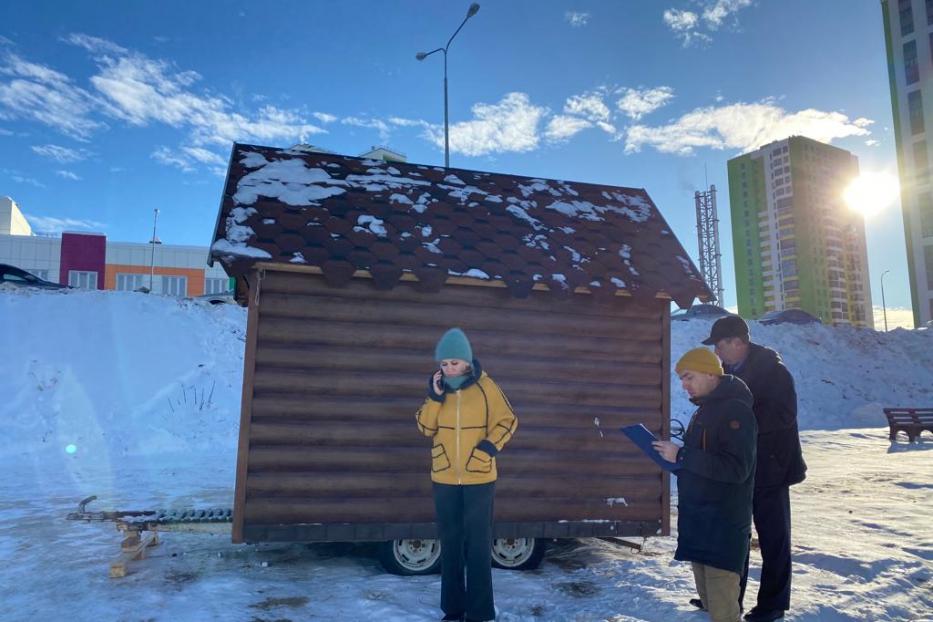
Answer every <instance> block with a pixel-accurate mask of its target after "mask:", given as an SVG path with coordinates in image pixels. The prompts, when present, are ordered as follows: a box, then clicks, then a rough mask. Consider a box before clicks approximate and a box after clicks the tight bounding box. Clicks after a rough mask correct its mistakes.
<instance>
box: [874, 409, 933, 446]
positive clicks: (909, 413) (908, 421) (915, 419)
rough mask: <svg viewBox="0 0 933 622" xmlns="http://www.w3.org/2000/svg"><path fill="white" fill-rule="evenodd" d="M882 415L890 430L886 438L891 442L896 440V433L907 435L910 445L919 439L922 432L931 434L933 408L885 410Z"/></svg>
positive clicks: (932, 429) (932, 428) (932, 431)
mask: <svg viewBox="0 0 933 622" xmlns="http://www.w3.org/2000/svg"><path fill="white" fill-rule="evenodd" d="M884 414H885V416H886V417H887V418H888V426H889V427H890V428H891V433H890V434H889V435H888V438H890V439H891V440H892V441H894V440H896V439H897V433H898V432H904V433H905V434H907V439H908V440H909V441H910V442H911V443H913V442H914V441H916V440H919V439H920V432H922V431H923V430H927V431H928V432H930V433H931V434H933V408H885V409H884Z"/></svg>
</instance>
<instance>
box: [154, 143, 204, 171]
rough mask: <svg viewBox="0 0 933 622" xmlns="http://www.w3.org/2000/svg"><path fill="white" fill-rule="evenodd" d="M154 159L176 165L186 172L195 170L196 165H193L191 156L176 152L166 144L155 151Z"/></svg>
mask: <svg viewBox="0 0 933 622" xmlns="http://www.w3.org/2000/svg"><path fill="white" fill-rule="evenodd" d="M152 159H153V160H155V161H156V162H161V163H162V164H166V165H168V166H174V167H176V168H178V169H181V170H182V171H184V172H186V173H192V172H194V166H192V165H191V160H190V159H189V158H187V157H186V156H185V155H184V154H180V153H175V152H173V151H172V150H171V149H169V148H168V147H165V146H161V147H159V148H158V149H156V150H155V151H153V152H152Z"/></svg>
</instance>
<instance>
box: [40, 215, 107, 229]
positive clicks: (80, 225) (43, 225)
mask: <svg viewBox="0 0 933 622" xmlns="http://www.w3.org/2000/svg"><path fill="white" fill-rule="evenodd" d="M26 220H28V221H29V226H31V227H32V229H33V230H34V231H36V232H38V233H61V232H62V231H72V230H74V229H85V230H87V229H93V230H97V231H100V230H102V229H106V228H107V225H105V224H104V223H101V222H97V221H96V220H78V219H75V218H56V217H54V216H29V215H27V216H26Z"/></svg>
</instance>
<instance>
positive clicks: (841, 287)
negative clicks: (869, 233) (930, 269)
mask: <svg viewBox="0 0 933 622" xmlns="http://www.w3.org/2000/svg"><path fill="white" fill-rule="evenodd" d="M728 166H729V208H730V211H731V214H732V245H733V253H734V256H735V279H736V295H737V297H738V307H739V314H740V315H742V316H743V317H746V318H758V317H761V316H762V315H763V314H765V313H768V312H770V311H780V310H783V309H791V308H799V309H803V310H805V311H807V312H809V313H812V314H813V315H815V316H817V317H819V318H820V319H821V320H823V322H825V323H827V324H830V323H831V324H834V325H837V324H848V325H852V326H859V327H869V328H873V327H874V322H873V319H872V306H871V291H870V287H869V280H868V253H867V250H866V245H865V224H864V220H863V217H862V216H861V215H860V214H857V213H855V212H853V211H852V210H850V209H849V208H848V207H847V206H846V205H845V203H844V201H843V199H842V193H843V190H844V188H845V187H846V185H848V183H849V182H851V181H852V179H854V178H855V177H856V176H857V175H858V159H857V158H856V157H855V156H853V155H852V154H851V153H849V152H848V151H845V150H844V149H838V148H836V147H833V146H830V145H826V144H824V143H821V142H818V141H815V140H811V139H809V138H804V137H802V136H792V137H790V138H787V139H785V140H780V141H776V142H773V143H771V144H768V145H765V146H764V147H761V148H760V149H758V150H757V151H754V152H752V153H747V154H745V155H742V156H739V157H737V158H733V159H731V160H729V164H728Z"/></svg>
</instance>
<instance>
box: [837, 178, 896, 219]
mask: <svg viewBox="0 0 933 622" xmlns="http://www.w3.org/2000/svg"><path fill="white" fill-rule="evenodd" d="M899 192H900V188H899V184H898V182H897V178H896V177H895V176H894V175H891V174H890V173H862V174H861V175H859V176H858V177H856V178H855V179H854V180H852V183H850V184H849V186H848V187H847V188H846V189H845V191H844V192H843V193H842V198H843V199H844V200H845V202H846V204H847V205H848V206H849V209H851V210H852V211H855V212H858V213H859V214H861V215H862V216H865V217H866V218H868V217H870V216H873V215H875V214H877V213H878V212H880V211H881V210H883V209H885V208H886V207H888V206H890V205H891V204H893V203H894V202H895V201H896V200H897V196H898V193H899Z"/></svg>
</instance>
